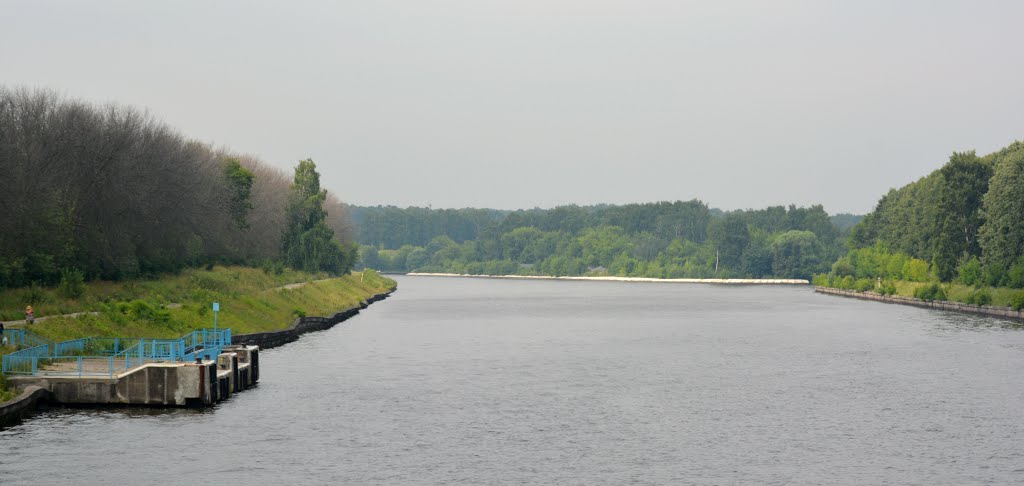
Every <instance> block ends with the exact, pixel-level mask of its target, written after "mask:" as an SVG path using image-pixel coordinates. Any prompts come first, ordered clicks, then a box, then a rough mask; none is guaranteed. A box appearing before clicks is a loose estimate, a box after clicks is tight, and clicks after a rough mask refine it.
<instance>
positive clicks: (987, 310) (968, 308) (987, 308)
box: [814, 287, 1024, 320]
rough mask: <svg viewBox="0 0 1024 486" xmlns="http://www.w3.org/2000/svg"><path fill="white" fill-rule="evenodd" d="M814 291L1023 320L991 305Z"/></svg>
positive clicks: (825, 289)
mask: <svg viewBox="0 0 1024 486" xmlns="http://www.w3.org/2000/svg"><path fill="white" fill-rule="evenodd" d="M814 291H815V292H819V293H822V294H829V295H841V296H843V297H853V298H855V299H862V300H874V301H876V302H885V303H889V304H903V305H912V306H915V307H924V308H926V309H938V310H947V311H954V312H966V313H969V314H980V315H986V316H994V317H1003V318H1008V319H1018V320H1024V311H1015V310H1013V309H1011V308H1009V307H996V306H993V305H972V304H964V303H962V302H950V301H946V300H937V301H933V302H928V301H924V300H921V299H916V298H914V297H902V296H899V295H893V296H886V295H881V294H876V293H874V292H857V291H855V290H839V289H832V288H828V287H814Z"/></svg>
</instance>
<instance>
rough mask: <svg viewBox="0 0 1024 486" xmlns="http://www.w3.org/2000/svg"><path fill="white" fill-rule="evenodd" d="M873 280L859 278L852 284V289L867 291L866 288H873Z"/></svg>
mask: <svg viewBox="0 0 1024 486" xmlns="http://www.w3.org/2000/svg"><path fill="white" fill-rule="evenodd" d="M874 288H875V281H874V280H871V279H870V278H860V279H857V282H856V283H855V284H854V290H856V291H857V292H867V291H868V290H874Z"/></svg>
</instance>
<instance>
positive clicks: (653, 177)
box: [0, 0, 1024, 214]
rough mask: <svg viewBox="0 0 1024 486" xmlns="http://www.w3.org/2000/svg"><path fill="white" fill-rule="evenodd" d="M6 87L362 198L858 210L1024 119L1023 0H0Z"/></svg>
mask: <svg viewBox="0 0 1024 486" xmlns="http://www.w3.org/2000/svg"><path fill="white" fill-rule="evenodd" d="M0 9H2V10H0V11H2V12H4V17H5V20H6V22H5V27H4V29H2V30H0V66H2V69H3V71H2V72H3V75H2V76H0V84H3V85H5V86H7V87H19V86H28V87H40V88H47V89H53V90H55V91H57V92H59V93H61V94H64V95H66V96H68V97H71V98H77V99H83V100H87V101H93V102H98V103H104V102H117V103H121V104H125V105H131V106H135V107H139V108H143V109H147V110H149V111H150V112H151V113H153V114H154V115H155V116H157V117H158V118H160V119H161V120H163V121H165V122H166V123H167V124H168V125H170V126H173V127H174V128H176V129H177V130H179V131H181V132H182V133H183V134H185V135H187V136H189V137H193V138H196V139H198V140H201V141H204V142H208V143H212V144H214V145H216V146H219V147H226V148H229V149H231V150H234V151H237V152H240V153H246V154H252V155H254V156H257V157H259V158H261V159H262V160H264V161H265V162H267V163H269V164H271V165H273V166H276V167H279V168H282V169H284V170H289V171H290V170H291V168H292V167H294V165H295V164H296V163H297V161H298V160H300V159H305V158H312V159H313V160H315V161H316V163H317V166H318V168H319V170H320V173H321V175H322V184H323V186H324V187H325V188H327V189H328V190H330V191H331V192H333V193H335V194H337V195H338V196H339V197H340V198H341V199H342V200H344V201H346V202H347V203H350V204H356V205H396V206H421V207H427V206H430V207H435V208H442V207H446V208H447V207H455V208H458V207H487V208H496V209H527V208H533V207H553V206H556V205H562V204H580V205H591V204H600V203H609V204H622V203H630V202H653V201H662V200H689V199H694V198H697V199H700V200H702V201H704V202H706V203H708V204H709V205H710V206H712V207H716V208H721V209H724V210H733V209H743V208H763V207H766V206H770V205H780V204H785V205H788V204H797V205H801V206H807V205H811V204H823V205H824V207H825V209H826V210H827V211H828V212H829V213H832V214H835V213H844V212H852V213H859V214H863V213H866V212H868V211H870V210H871V209H873V208H874V206H875V204H876V203H877V201H878V199H879V198H880V197H881V196H882V195H884V194H885V193H886V192H887V191H888V190H889V189H890V188H894V187H899V186H902V185H904V184H907V183H909V182H912V181H914V180H916V179H918V178H920V177H923V176H925V175H927V174H928V173H930V172H931V171H933V170H935V169H937V168H939V167H940V166H941V165H942V164H943V163H945V161H946V160H947V159H948V157H949V155H950V154H951V153H952V152H954V151H964V150H977V152H978V153H979V154H980V155H984V154H987V153H990V152H992V151H995V150H998V149H999V148H1002V147H1004V146H1006V145H1009V144H1010V143H1012V142H1013V141H1015V140H1020V139H1024V117H1022V116H1021V113H1022V112H1024V90H1021V89H1020V87H1019V81H1020V80H1021V79H1024V59H1022V57H1024V54H1022V52H1021V50H1020V40H1019V34H1018V32H1017V29H1016V24H1017V23H1018V22H1019V19H1020V18H1022V14H1024V4H1021V3H1016V2H1000V1H992V2H977V3H972V2H949V1H939V2H924V1H907V2H881V1H868V2H811V1H794V2H785V3H782V2H779V3H774V2H773V3H768V2H754V1H734V2H714V3H699V2H679V1H641V2H619V1H602V0H596V1H588V2H583V1H579V0H572V1H570V0H551V1H545V2H498V1H436V2H387V3H385V2H292V3H289V4H288V5H284V4H260V5H257V4H253V3H250V2H241V1H230V2H216V3H214V2H199V1H195V0H188V1H179V2H161V3H149V2H128V1H97V2H47V1H40V2H30V1H9V0H0Z"/></svg>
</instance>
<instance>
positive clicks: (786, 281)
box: [406, 272, 810, 285]
mask: <svg viewBox="0 0 1024 486" xmlns="http://www.w3.org/2000/svg"><path fill="white" fill-rule="evenodd" d="M406 275H409V276H413V277H463V278H503V279H521V280H587V281H597V282H654V283H703V284H726V285H730V284H731V285H809V284H810V282H809V281H807V280H804V279H798V278H650V277H613V276H601V277H553V276H548V275H471V274H461V273H423V272H412V273H408V274H406Z"/></svg>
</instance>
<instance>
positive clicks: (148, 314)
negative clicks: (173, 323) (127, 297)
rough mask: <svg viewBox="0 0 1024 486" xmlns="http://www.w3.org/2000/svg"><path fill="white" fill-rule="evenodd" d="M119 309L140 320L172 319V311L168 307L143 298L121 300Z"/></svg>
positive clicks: (164, 320)
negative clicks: (128, 300) (127, 300)
mask: <svg viewBox="0 0 1024 486" xmlns="http://www.w3.org/2000/svg"><path fill="white" fill-rule="evenodd" d="M117 310H118V312H120V313H121V314H123V315H126V316H129V317H131V318H134V319H137V320H140V321H150V322H168V321H170V320H171V313H170V311H168V310H167V308H166V307H164V306H163V305H161V304H157V303H154V302H149V301H145V300H142V299H136V300H133V301H131V302H121V303H119V304H117Z"/></svg>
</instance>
